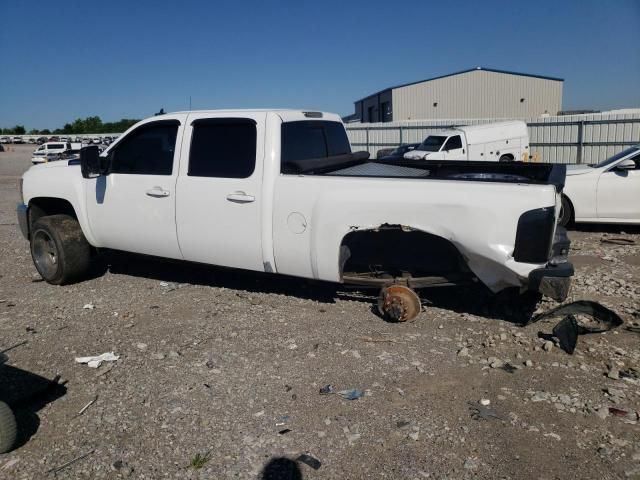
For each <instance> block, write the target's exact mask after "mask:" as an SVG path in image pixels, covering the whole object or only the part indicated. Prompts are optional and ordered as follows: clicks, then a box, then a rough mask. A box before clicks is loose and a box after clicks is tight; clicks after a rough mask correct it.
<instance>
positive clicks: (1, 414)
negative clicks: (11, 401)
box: [0, 402, 18, 453]
mask: <svg viewBox="0 0 640 480" xmlns="http://www.w3.org/2000/svg"><path fill="white" fill-rule="evenodd" d="M17 434H18V427H17V424H16V418H15V417H14V416H13V412H12V411H11V409H10V408H9V405H7V404H6V403H4V402H0V453H6V452H8V451H9V450H11V448H12V447H13V444H14V443H15V441H16V435H17Z"/></svg>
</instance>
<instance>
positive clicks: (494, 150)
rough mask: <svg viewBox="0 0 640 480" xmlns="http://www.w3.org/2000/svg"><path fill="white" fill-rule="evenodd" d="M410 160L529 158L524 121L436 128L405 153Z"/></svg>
mask: <svg viewBox="0 0 640 480" xmlns="http://www.w3.org/2000/svg"><path fill="white" fill-rule="evenodd" d="M404 158H406V159H409V160H481V161H486V162H491V161H493V162H496V161H497V162H513V161H518V160H520V161H528V160H529V132H528V130H527V124H526V123H524V122H522V121H520V120H515V121H511V122H495V123H483V124H481V125H468V126H463V127H455V128H450V129H445V130H439V131H437V132H434V133H432V134H430V135H429V136H427V137H426V138H425V139H424V140H423V141H422V143H421V144H420V145H419V146H417V147H416V148H414V149H413V150H411V151H410V152H407V153H405V154H404Z"/></svg>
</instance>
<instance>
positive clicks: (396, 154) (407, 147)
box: [377, 143, 420, 162]
mask: <svg viewBox="0 0 640 480" xmlns="http://www.w3.org/2000/svg"><path fill="white" fill-rule="evenodd" d="M418 145H420V144H419V143H405V144H404V145H400V146H399V147H396V148H394V149H393V150H391V151H390V152H389V153H388V154H386V155H383V156H378V158H377V159H378V160H382V161H385V162H391V161H396V160H402V159H403V158H404V154H405V153H407V152H410V151H412V150H414V149H415V148H417V147H418Z"/></svg>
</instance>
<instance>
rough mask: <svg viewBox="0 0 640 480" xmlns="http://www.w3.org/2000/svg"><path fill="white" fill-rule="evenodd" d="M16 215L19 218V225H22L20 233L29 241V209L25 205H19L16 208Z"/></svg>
mask: <svg viewBox="0 0 640 480" xmlns="http://www.w3.org/2000/svg"><path fill="white" fill-rule="evenodd" d="M16 214H17V216H18V225H20V231H21V232H22V235H23V236H24V238H26V239H27V240H29V218H28V216H27V214H28V207H27V206H26V205H25V204H24V203H19V204H18V206H17V207H16Z"/></svg>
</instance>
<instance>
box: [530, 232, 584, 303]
mask: <svg viewBox="0 0 640 480" xmlns="http://www.w3.org/2000/svg"><path fill="white" fill-rule="evenodd" d="M570 245H571V242H570V241H569V237H568V236H567V231H566V229H564V228H563V227H557V229H556V233H555V235H554V238H553V245H552V247H551V259H550V260H549V263H547V265H546V266H545V267H542V268H537V269H535V270H533V271H531V273H529V290H533V291H536V292H540V293H542V294H543V295H546V296H547V297H551V298H553V299H554V300H556V301H558V302H562V301H564V300H565V299H566V298H567V295H568V294H569V288H570V287H571V277H572V276H573V274H574V270H573V265H572V264H571V263H570V262H569V260H568V257H569V246H570Z"/></svg>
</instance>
